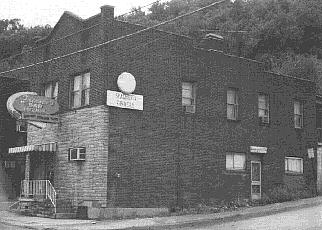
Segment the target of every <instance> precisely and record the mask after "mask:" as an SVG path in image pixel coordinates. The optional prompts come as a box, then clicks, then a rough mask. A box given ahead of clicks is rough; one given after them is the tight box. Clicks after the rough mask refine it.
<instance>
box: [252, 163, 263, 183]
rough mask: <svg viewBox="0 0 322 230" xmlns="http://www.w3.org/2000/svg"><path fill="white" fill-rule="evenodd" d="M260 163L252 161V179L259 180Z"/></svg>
mask: <svg viewBox="0 0 322 230" xmlns="http://www.w3.org/2000/svg"><path fill="white" fill-rule="evenodd" d="M260 171H261V168H260V163H255V162H253V163H252V181H260Z"/></svg>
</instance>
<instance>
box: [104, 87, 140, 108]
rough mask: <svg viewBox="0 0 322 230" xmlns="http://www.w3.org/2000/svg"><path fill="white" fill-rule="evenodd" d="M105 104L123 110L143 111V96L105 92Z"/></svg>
mask: <svg viewBox="0 0 322 230" xmlns="http://www.w3.org/2000/svg"><path fill="white" fill-rule="evenodd" d="M106 96H107V97H106V104H107V105H108V106H114V107H119V108H124V109H135V110H143V96H142V95H135V94H124V93H122V92H117V91H112V90H107V93H106Z"/></svg>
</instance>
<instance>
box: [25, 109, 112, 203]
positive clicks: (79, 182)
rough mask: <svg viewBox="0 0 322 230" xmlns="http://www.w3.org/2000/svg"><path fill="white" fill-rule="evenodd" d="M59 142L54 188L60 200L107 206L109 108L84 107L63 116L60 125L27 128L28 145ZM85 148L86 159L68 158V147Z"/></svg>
mask: <svg viewBox="0 0 322 230" xmlns="http://www.w3.org/2000/svg"><path fill="white" fill-rule="evenodd" d="M48 142H57V144H58V149H57V152H56V153H55V156H54V187H55V188H56V190H57V193H58V199H61V198H66V199H72V200H73V201H74V202H76V203H77V204H82V202H84V201H89V202H90V203H91V202H96V203H99V205H101V206H105V205H106V197H107V163H108V109H107V107H106V106H98V107H92V108H83V109H79V110H75V111H71V112H69V113H64V114H61V115H60V123H59V124H48V125H47V127H46V128H44V129H37V128H35V127H32V126H29V127H28V144H44V143H48ZM76 147H85V148H86V160H85V161H81V162H80V161H79V162H78V161H69V158H68V151H69V148H76Z"/></svg>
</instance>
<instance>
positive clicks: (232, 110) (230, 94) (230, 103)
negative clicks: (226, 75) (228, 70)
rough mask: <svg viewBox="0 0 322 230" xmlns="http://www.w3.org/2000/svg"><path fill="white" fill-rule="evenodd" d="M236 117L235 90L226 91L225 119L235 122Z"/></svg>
mask: <svg viewBox="0 0 322 230" xmlns="http://www.w3.org/2000/svg"><path fill="white" fill-rule="evenodd" d="M237 117H238V95H237V90H236V89H228V90H227V119H229V120H237Z"/></svg>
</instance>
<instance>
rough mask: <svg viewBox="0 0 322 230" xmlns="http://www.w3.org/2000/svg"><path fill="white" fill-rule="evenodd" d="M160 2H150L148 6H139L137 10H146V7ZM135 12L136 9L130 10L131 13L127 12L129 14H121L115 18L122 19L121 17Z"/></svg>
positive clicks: (158, 0)
mask: <svg viewBox="0 0 322 230" xmlns="http://www.w3.org/2000/svg"><path fill="white" fill-rule="evenodd" d="M160 1H161V0H157V1H155V2H151V3H150V4H147V5H145V6H139V7H138V9H144V8H146V7H148V6H151V5H153V4H155V3H159V2H160ZM136 11H137V9H133V10H131V11H129V12H126V13H124V14H121V15H118V16H117V17H123V16H125V15H127V14H131V13H134V12H136Z"/></svg>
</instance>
